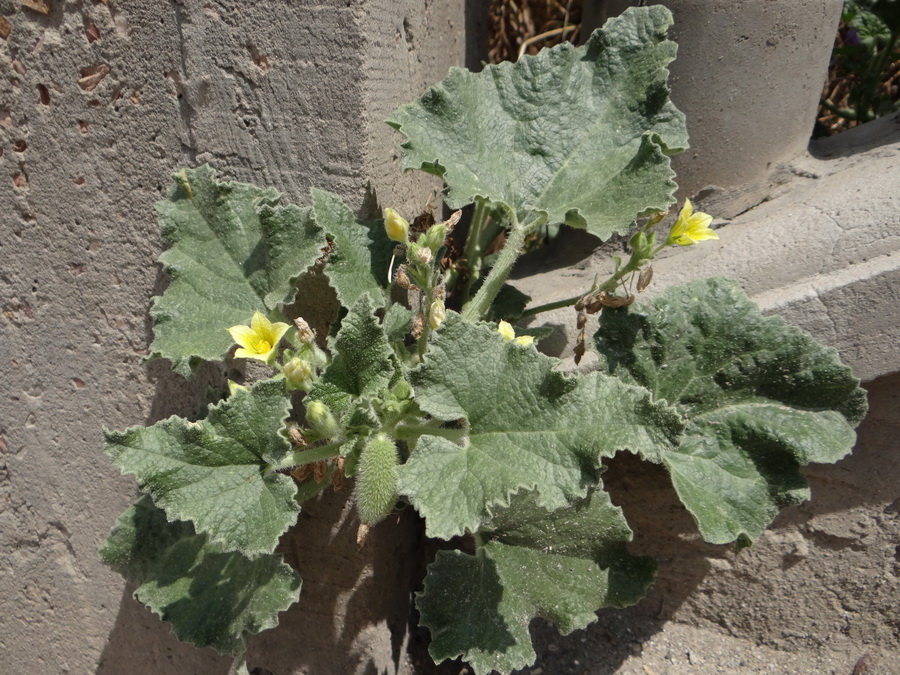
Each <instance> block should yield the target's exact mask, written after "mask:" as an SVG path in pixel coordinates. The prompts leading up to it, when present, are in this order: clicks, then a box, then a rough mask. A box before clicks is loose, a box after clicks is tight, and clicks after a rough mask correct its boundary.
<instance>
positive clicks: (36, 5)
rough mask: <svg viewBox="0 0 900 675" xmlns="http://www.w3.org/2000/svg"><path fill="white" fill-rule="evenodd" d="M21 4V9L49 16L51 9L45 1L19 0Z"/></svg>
mask: <svg viewBox="0 0 900 675" xmlns="http://www.w3.org/2000/svg"><path fill="white" fill-rule="evenodd" d="M21 2H22V6H23V7H27V8H28V9H31V10H34V11H35V12H40V13H41V14H49V13H50V10H51V9H52V8H51V7H50V3H49V2H48V1H47V0H21Z"/></svg>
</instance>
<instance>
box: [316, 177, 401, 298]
mask: <svg viewBox="0 0 900 675" xmlns="http://www.w3.org/2000/svg"><path fill="white" fill-rule="evenodd" d="M311 194H312V203H313V210H314V212H315V216H316V222H317V223H318V224H319V226H321V227H322V228H323V229H324V230H325V231H326V232H327V233H328V237H329V239H331V241H332V248H331V251H330V252H329V253H328V258H327V260H326V262H325V276H327V277H328V281H329V282H330V284H331V286H332V288H334V290H335V291H336V292H337V296H338V300H339V301H340V303H341V304H342V305H343V306H344V307H347V308H350V307H352V306H353V305H354V304H355V303H356V301H357V300H359V298H360V297H361V296H362V295H363V294H364V293H368V294H369V295H370V296H372V297H373V298H379V299H380V298H382V297H383V295H384V290H385V288H386V287H387V283H388V264H389V262H390V260H391V254H392V252H393V250H394V246H395V244H394V242H392V241H391V240H390V239H388V237H387V234H385V232H384V224H383V223H382V222H381V221H380V220H379V221H375V222H370V223H360V222H359V221H357V220H356V218H355V217H354V215H353V212H352V211H351V210H350V207H348V206H347V205H346V204H345V203H344V202H343V200H341V198H340V197H338V196H337V195H334V194H331V193H330V192H326V191H324V190H312V191H311Z"/></svg>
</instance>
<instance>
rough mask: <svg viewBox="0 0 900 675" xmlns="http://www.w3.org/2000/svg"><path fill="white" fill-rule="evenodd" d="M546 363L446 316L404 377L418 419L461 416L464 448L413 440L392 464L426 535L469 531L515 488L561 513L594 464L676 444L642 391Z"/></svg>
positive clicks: (674, 418) (485, 328)
mask: <svg viewBox="0 0 900 675" xmlns="http://www.w3.org/2000/svg"><path fill="white" fill-rule="evenodd" d="M556 363H557V361H556V360H555V359H552V358H550V357H547V356H544V355H543V354H539V353H538V352H537V351H536V350H535V349H534V348H533V347H530V346H521V345H516V344H514V343H511V342H504V340H503V338H502V337H501V336H500V335H499V333H497V331H496V327H495V326H492V325H486V324H481V325H472V324H468V323H464V322H463V321H462V320H461V319H460V317H459V315H458V314H456V313H453V312H448V315H447V319H446V321H445V323H444V325H443V326H442V327H441V329H440V331H438V334H437V338H436V339H435V340H434V342H433V343H432V344H431V346H430V348H429V351H428V353H427V356H426V360H425V363H424V364H423V365H422V366H421V367H420V368H418V369H417V370H415V371H413V372H412V373H410V377H411V380H410V381H411V384H412V385H413V387H414V388H415V391H416V402H417V403H418V404H419V406H420V407H421V409H422V410H423V411H425V412H426V413H428V414H430V415H432V416H433V417H436V418H438V419H441V420H446V421H455V420H460V423H461V424H462V425H463V426H464V428H465V429H466V430H467V432H468V434H467V437H466V438H465V439H464V441H463V444H462V445H457V444H455V443H453V442H451V441H450V440H448V439H446V438H439V437H437V436H423V437H422V438H421V439H420V440H419V442H418V444H417V445H416V448H415V451H414V452H413V453H412V455H411V456H410V458H409V460H408V461H407V462H406V464H404V465H403V466H400V467H398V468H397V474H398V478H399V491H400V493H401V494H405V495H407V496H408V497H409V498H410V500H411V501H412V503H413V504H414V505H415V507H416V509H417V510H418V511H419V512H420V513H421V514H422V515H423V516H425V519H426V527H427V532H428V535H429V536H432V537H442V538H444V539H449V538H450V537H453V536H456V535H459V534H462V533H464V532H465V531H466V530H470V531H473V532H474V531H475V530H477V529H478V527H479V526H480V525H481V524H482V522H483V521H484V519H485V518H487V517H488V515H489V513H490V512H491V510H492V508H493V507H495V506H503V505H506V504H508V502H509V497H510V495H512V494H513V493H515V492H518V491H519V490H521V489H523V488H524V489H526V490H537V492H538V494H539V497H538V502H537V503H538V505H539V506H541V507H542V508H547V509H555V508H560V507H562V506H565V505H567V504H568V500H569V498H571V497H581V496H583V495H584V494H585V491H586V486H587V484H588V483H593V482H594V478H595V474H596V470H597V466H598V464H599V460H600V458H601V457H609V456H612V455H613V454H615V453H616V452H617V451H619V450H624V449H631V450H632V451H635V452H643V453H647V454H652V453H653V452H659V451H660V449H663V448H669V449H671V448H673V447H674V439H675V438H676V437H677V435H678V433H679V431H680V428H681V425H680V421H679V417H678V415H676V414H675V413H674V412H673V411H671V410H668V409H666V408H665V407H664V406H659V405H655V404H653V403H652V402H651V401H650V396H649V392H647V391H646V390H644V389H642V388H640V387H633V386H629V385H623V384H622V383H621V382H619V381H617V380H616V379H615V378H611V377H607V376H605V375H601V374H598V373H592V374H590V375H586V376H581V377H571V376H566V375H563V374H562V373H559V372H556V371H554V370H553V368H554V366H555V365H556Z"/></svg>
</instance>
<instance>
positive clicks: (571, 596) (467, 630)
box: [416, 491, 655, 673]
mask: <svg viewBox="0 0 900 675" xmlns="http://www.w3.org/2000/svg"><path fill="white" fill-rule="evenodd" d="M479 537H480V538H481V539H483V540H485V541H487V542H488V543H486V544H485V545H484V546H481V547H479V548H478V550H477V551H476V554H475V555H474V556H471V555H467V554H464V553H461V552H458V551H441V552H439V553H438V555H437V559H436V560H435V562H434V563H432V564H431V565H430V566H429V568H428V574H427V576H426V578H425V589H424V591H423V592H422V593H421V594H419V595H418V597H417V601H416V604H417V606H418V608H419V611H420V612H421V615H422V623H423V624H424V625H426V626H428V627H429V629H430V630H431V634H432V641H431V645H430V647H429V651H430V653H431V655H432V657H433V658H434V660H435V662H440V661H442V660H443V659H447V658H455V657H457V656H462V657H463V658H464V659H465V660H466V661H468V662H469V664H470V665H471V666H472V668H473V669H474V671H475V672H476V673H489V672H491V671H492V670H497V671H499V672H501V673H502V672H509V671H511V670H514V669H517V668H522V667H524V666H527V665H529V664H531V663H533V662H534V659H535V652H534V649H533V647H532V644H531V637H530V635H529V631H528V626H529V624H530V622H531V620H532V619H533V618H535V617H537V616H540V617H543V618H545V619H548V620H550V621H552V622H554V623H555V624H556V625H557V626H558V627H559V629H560V631H561V632H562V633H564V634H566V633H570V632H572V631H573V630H576V629H579V628H584V627H585V626H587V625H588V624H590V623H591V622H593V621H594V620H595V619H596V614H595V612H596V611H597V610H598V609H600V608H602V607H623V606H625V605H628V604H633V603H635V602H637V601H638V600H639V599H640V598H641V597H642V596H643V594H644V592H645V591H646V589H647V587H648V586H649V584H650V583H651V581H652V580H653V572H654V569H655V563H654V562H653V560H652V559H650V558H634V557H631V556H630V555H628V553H627V552H626V550H625V542H627V541H629V540H630V539H631V530H629V528H628V526H627V524H626V523H625V519H624V517H623V516H622V513H621V510H620V509H619V508H618V507H616V506H613V505H612V503H611V502H610V501H609V496H608V495H607V494H606V493H605V492H602V491H598V492H593V493H592V494H591V495H589V496H588V497H587V498H585V499H582V500H579V501H577V502H576V503H574V504H573V505H571V506H569V507H566V508H563V509H559V510H556V511H553V512H547V511H546V510H544V509H541V508H540V507H538V506H537V504H536V501H535V499H534V496H533V494H524V495H522V494H520V495H516V496H515V497H514V498H513V500H512V503H511V504H510V507H509V508H508V509H504V510H502V511H501V512H500V513H498V514H497V515H496V516H495V517H494V518H493V519H492V521H491V522H490V523H489V525H488V527H487V529H485V530H483V531H482V532H480V533H479Z"/></svg>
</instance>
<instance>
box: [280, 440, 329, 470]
mask: <svg viewBox="0 0 900 675" xmlns="http://www.w3.org/2000/svg"><path fill="white" fill-rule="evenodd" d="M343 444H344V442H343V441H338V442H336V443H328V444H327V445H322V446H319V447H318V448H311V449H309V450H298V451H297V452H295V453H293V454H291V455H290V456H289V457H287V458H286V459H284V460H282V461H281V462H279V463H278V464H272V465H271V466H269V468H268V469H267V470H266V473H272V472H273V471H280V470H281V469H288V468H290V467H293V466H301V465H303V464H311V463H313V462H318V461H320V460H323V459H331V458H332V457H337V456H338V455H339V454H340V452H341V446H342V445H343Z"/></svg>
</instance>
